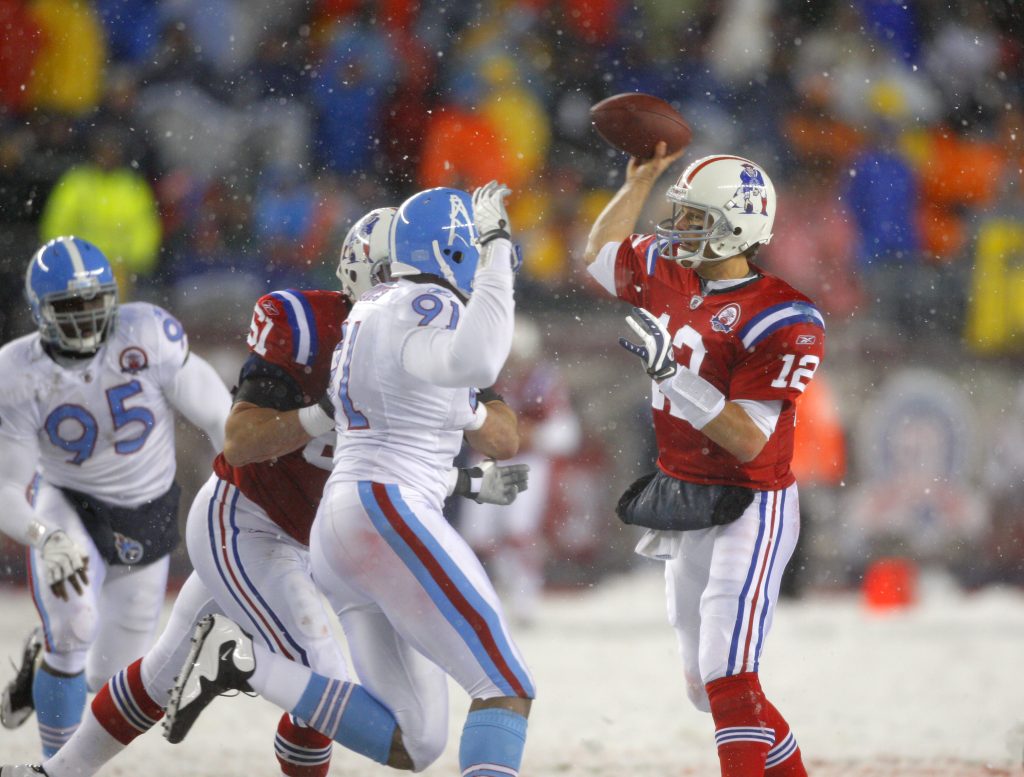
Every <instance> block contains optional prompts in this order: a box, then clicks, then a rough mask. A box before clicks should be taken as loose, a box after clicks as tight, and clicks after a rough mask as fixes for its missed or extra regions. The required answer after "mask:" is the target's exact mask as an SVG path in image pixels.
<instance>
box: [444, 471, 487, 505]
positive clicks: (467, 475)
mask: <svg viewBox="0 0 1024 777" xmlns="http://www.w3.org/2000/svg"><path fill="white" fill-rule="evenodd" d="M483 476H484V471H483V470H482V469H480V467H459V475H458V477H457V478H456V480H455V488H454V489H453V490H452V496H464V497H467V498H468V499H476V498H477V497H478V496H479V495H480V486H479V481H480V480H481V478H483ZM474 480H476V481H478V485H477V490H476V491H474V490H473V481H474Z"/></svg>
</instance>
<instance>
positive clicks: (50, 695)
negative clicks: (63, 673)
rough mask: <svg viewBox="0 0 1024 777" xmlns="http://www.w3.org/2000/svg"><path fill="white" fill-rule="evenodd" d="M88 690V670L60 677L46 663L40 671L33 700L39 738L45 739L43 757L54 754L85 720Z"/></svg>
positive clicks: (37, 672) (34, 681)
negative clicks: (48, 669) (47, 668)
mask: <svg viewBox="0 0 1024 777" xmlns="http://www.w3.org/2000/svg"><path fill="white" fill-rule="evenodd" d="M87 693H88V689H87V688H86V686H85V672H79V673H78V674H76V675H73V676H71V677H58V676H57V675H53V674H50V673H49V672H48V671H47V670H46V667H45V665H44V666H40V667H39V668H38V669H37V670H36V675H35V678H34V679H33V681H32V699H33V701H34V702H35V705H36V720H37V721H38V723H39V738H40V739H41V740H42V741H43V757H45V758H49V757H50V756H52V755H53V754H54V753H56V752H57V751H58V750H60V748H61V746H62V745H63V744H64V743H65V742H67V741H68V740H69V739H70V738H71V735H72V734H74V733H75V729H76V728H78V724H79V723H81V722H82V713H83V712H84V710H85V699H86V695H87Z"/></svg>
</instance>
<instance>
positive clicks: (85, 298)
mask: <svg viewBox="0 0 1024 777" xmlns="http://www.w3.org/2000/svg"><path fill="white" fill-rule="evenodd" d="M116 312H117V284H114V283H105V284H99V283H97V284H95V285H94V286H89V287H86V288H81V289H70V290H68V291H65V292H57V293H52V294H47V295H46V297H45V298H44V299H42V300H40V301H39V305H38V313H37V315H36V323H37V324H38V325H39V328H40V330H41V332H42V336H43V339H44V340H45V341H46V342H48V343H50V344H51V345H53V346H55V347H56V348H58V349H59V350H61V351H64V352H66V353H72V354H80V355H83V356H88V355H91V354H94V353H96V351H98V350H99V349H100V346H101V345H103V342H104V341H105V340H106V339H107V337H108V336H109V335H110V333H111V332H112V331H113V328H114V321H115V317H116Z"/></svg>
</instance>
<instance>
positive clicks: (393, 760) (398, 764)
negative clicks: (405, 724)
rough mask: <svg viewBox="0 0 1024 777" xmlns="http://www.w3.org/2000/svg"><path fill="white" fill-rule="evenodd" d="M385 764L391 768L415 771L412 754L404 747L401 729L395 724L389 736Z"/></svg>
mask: <svg viewBox="0 0 1024 777" xmlns="http://www.w3.org/2000/svg"><path fill="white" fill-rule="evenodd" d="M387 765H388V766H390V767H391V768H392V769H401V770H402V771H409V772H411V771H416V770H415V769H414V768H413V767H414V764H413V760H412V756H411V755H410V754H409V751H408V750H406V749H405V742H403V741H402V729H400V728H399V727H398V726H395V733H394V734H393V735H392V737H391V751H390V752H389V753H388V762H387Z"/></svg>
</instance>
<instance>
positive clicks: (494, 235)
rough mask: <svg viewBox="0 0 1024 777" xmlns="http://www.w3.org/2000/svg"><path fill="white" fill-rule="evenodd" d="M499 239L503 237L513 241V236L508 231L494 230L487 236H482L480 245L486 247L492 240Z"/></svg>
mask: <svg viewBox="0 0 1024 777" xmlns="http://www.w3.org/2000/svg"><path fill="white" fill-rule="evenodd" d="M499 237H503V238H505V239H506V240H511V239H512V235H511V234H510V233H509V232H508V231H507V230H504V229H500V228H499V229H492V230H491V231H490V232H488V233H487V234H485V235H480V245H482V246H485V245H487V244H488V243H490V242H491V241H492V240H497V239H498V238H499Z"/></svg>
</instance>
